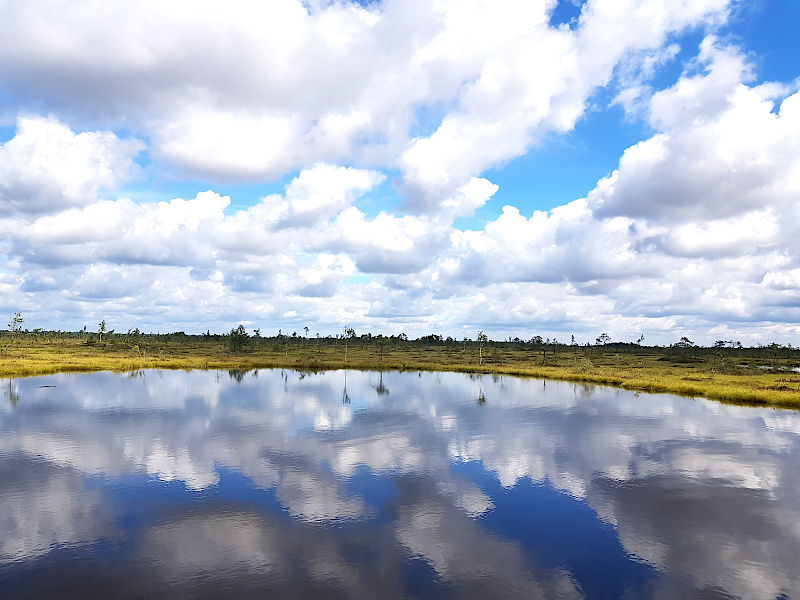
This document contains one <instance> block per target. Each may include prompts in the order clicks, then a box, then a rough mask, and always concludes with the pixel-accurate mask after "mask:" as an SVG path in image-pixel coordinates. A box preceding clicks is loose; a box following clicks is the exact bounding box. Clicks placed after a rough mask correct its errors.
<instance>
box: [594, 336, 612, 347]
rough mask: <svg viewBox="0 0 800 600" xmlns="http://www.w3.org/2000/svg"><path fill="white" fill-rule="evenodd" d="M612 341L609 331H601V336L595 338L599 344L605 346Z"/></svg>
mask: <svg viewBox="0 0 800 600" xmlns="http://www.w3.org/2000/svg"><path fill="white" fill-rule="evenodd" d="M610 341H611V336H610V335H608V334H607V333H601V334H600V335H599V336H597V339H596V340H595V342H597V345H598V346H605V345H606V344H607V343H608V342H610Z"/></svg>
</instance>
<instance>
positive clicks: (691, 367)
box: [0, 337, 800, 408]
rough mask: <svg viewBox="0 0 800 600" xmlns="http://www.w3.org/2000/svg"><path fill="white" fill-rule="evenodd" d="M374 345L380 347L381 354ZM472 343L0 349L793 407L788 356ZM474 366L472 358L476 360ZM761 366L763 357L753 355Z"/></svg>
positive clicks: (51, 368) (33, 345) (50, 364)
mask: <svg viewBox="0 0 800 600" xmlns="http://www.w3.org/2000/svg"><path fill="white" fill-rule="evenodd" d="M381 348H383V350H381ZM478 352H479V351H478V346H477V345H476V344H471V345H467V346H462V345H460V344H458V345H417V344H414V343H404V344H396V345H384V346H381V345H379V344H378V343H376V342H374V341H371V342H363V341H360V340H356V341H350V342H349V343H348V348H347V360H346V361H345V355H344V344H343V342H342V341H332V340H321V341H318V340H303V339H291V340H287V341H283V342H278V341H275V340H269V339H267V340H260V344H256V343H254V342H253V341H252V340H251V343H250V345H249V346H247V347H246V348H245V349H244V350H243V351H241V352H231V351H230V350H229V349H228V346H227V344H226V343H225V342H224V340H218V341H205V340H199V339H196V338H195V339H191V338H188V339H187V340H185V341H163V340H159V341H156V340H154V339H152V338H150V339H147V340H143V341H140V343H138V344H132V343H130V342H124V341H123V340H121V339H112V340H111V341H110V342H104V343H102V344H96V343H95V344H87V343H86V341H85V340H81V339H77V338H65V339H55V340H48V339H45V338H37V339H32V338H25V337H23V338H22V339H21V340H19V341H17V343H16V344H12V343H10V341H9V340H8V339H7V338H6V340H5V345H4V346H1V347H0V377H22V376H31V375H42V374H47V373H55V372H60V371H103V370H110V371H134V370H138V369H151V368H159V369H240V370H241V369H254V368H271V367H280V368H293V369H300V370H319V371H321V370H326V369H341V368H349V369H371V370H428V371H458V372H486V373H497V374H509V375H519V376H525V377H541V378H548V379H561V380H568V381H577V382H587V383H596V384H604V385H612V386H619V387H623V388H625V389H630V390H640V391H646V392H669V393H676V394H683V395H689V396H701V397H706V398H711V399H716V400H721V401H723V402H730V403H736V404H750V405H770V406H775V407H783V408H800V374H797V373H792V372H790V371H785V370H784V371H782V370H780V368H781V367H785V366H788V365H789V362H788V360H786V359H783V360H772V361H770V366H773V367H774V368H775V370H773V371H768V370H761V369H758V368H754V367H750V368H746V367H744V366H742V365H741V363H742V359H741V358H740V357H737V356H735V355H734V356H726V357H722V356H717V355H713V356H712V355H709V356H705V357H704V356H700V357H694V358H691V357H689V358H687V357H683V358H682V360H678V359H677V358H676V357H675V356H669V355H668V354H665V352H664V351H661V352H657V351H654V350H652V349H642V351H641V352H636V353H633V352H623V353H619V352H614V351H613V350H610V349H603V348H596V347H595V348H565V347H562V348H561V349H560V350H559V351H557V352H555V353H553V352H552V351H550V350H548V352H547V353H546V355H545V354H544V353H543V351H542V349H541V348H540V349H533V350H532V349H522V348H514V347H500V345H492V344H490V345H488V346H484V348H483V352H482V353H483V361H482V362H481V361H480V359H479V358H478ZM479 362H481V364H479ZM762 362H764V361H762Z"/></svg>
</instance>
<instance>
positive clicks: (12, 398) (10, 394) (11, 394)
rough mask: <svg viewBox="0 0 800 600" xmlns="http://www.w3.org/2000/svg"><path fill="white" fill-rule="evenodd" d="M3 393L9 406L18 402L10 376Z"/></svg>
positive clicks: (17, 395)
mask: <svg viewBox="0 0 800 600" xmlns="http://www.w3.org/2000/svg"><path fill="white" fill-rule="evenodd" d="M17 314H19V313H17ZM3 395H4V396H5V397H6V398H8V401H9V402H10V403H11V406H16V405H17V404H18V403H19V394H18V393H17V391H16V390H15V389H14V380H13V379H11V378H10V377H9V379H8V387H7V388H6V389H5V390H4V391H3Z"/></svg>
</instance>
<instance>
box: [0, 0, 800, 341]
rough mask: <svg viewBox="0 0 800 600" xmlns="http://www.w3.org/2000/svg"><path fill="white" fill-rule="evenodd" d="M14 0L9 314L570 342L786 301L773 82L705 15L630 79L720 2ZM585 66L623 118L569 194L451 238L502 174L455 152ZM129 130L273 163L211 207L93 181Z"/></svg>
mask: <svg viewBox="0 0 800 600" xmlns="http://www.w3.org/2000/svg"><path fill="white" fill-rule="evenodd" d="M35 4H36V3H33V4H4V5H2V6H0V84H2V86H3V88H4V89H7V90H9V92H10V93H11V94H10V96H9V97H11V98H12V99H11V100H8V101H6V100H5V99H4V100H3V102H4V103H5V104H4V106H7V107H8V111H10V112H9V113H8V114H10V115H12V117H13V118H14V119H16V118H17V114H18V113H19V114H23V113H24V114H26V115H28V116H22V117H19V119H18V122H17V130H16V134H15V137H13V138H12V139H11V140H9V141H7V142H6V143H5V144H3V145H2V147H0V258H2V261H3V262H2V265H0V266H1V267H2V268H1V269H0V291H2V294H0V310H5V311H6V312H9V313H13V312H15V311H16V310H19V309H20V308H21V307H26V308H27V309H28V311H30V312H32V313H34V314H31V315H28V316H29V318H30V320H31V322H33V321H39V320H42V321H46V320H47V319H50V320H51V322H49V323H39V322H37V323H36V326H38V325H40V324H41V325H45V326H52V327H59V328H61V327H63V326H64V324H65V323H69V325H67V326H68V327H76V328H79V327H80V326H82V325H83V322H84V321H85V320H86V319H87V318H91V319H92V320H94V319H95V318H96V317H100V318H102V317H104V316H107V315H111V316H118V317H119V318H120V319H121V320H122V319H128V320H129V321H130V322H126V323H124V324H120V326H119V328H126V327H127V326H128V325H130V326H137V325H143V324H144V323H147V324H148V325H149V326H151V327H153V328H158V327H160V325H161V324H162V323H163V324H164V327H168V326H169V327H172V326H174V327H175V328H176V329H187V330H194V331H197V330H198V329H199V330H202V331H205V330H206V329H207V328H213V327H214V326H217V327H221V328H222V329H227V328H229V327H230V326H231V324H236V323H235V322H236V321H241V322H246V323H248V324H252V325H253V326H266V323H269V324H270V326H272V325H275V326H274V329H275V330H277V329H278V327H285V328H287V327H288V328H291V327H302V326H303V325H305V324H306V323H310V324H314V323H316V324H319V325H320V326H319V327H315V328H319V329H323V330H325V331H327V329H325V328H326V327H327V324H330V328H331V330H333V329H335V330H337V331H338V330H339V329H340V325H337V323H340V321H342V320H348V321H349V324H352V325H357V326H358V328H360V329H361V330H365V329H369V330H373V331H376V332H377V331H382V332H386V333H388V332H393V333H397V332H399V331H402V330H406V331H407V332H408V333H410V334H412V335H413V334H414V333H418V334H426V333H430V332H432V331H434V332H437V333H438V332H442V333H445V334H455V335H456V336H459V335H460V334H461V333H462V332H463V331H467V332H469V334H470V335H474V332H473V331H472V330H473V329H475V325H476V324H478V325H483V324H485V325H486V328H487V329H488V330H489V331H494V332H497V336H498V337H504V335H505V334H506V333H512V334H514V335H517V334H520V333H522V334H523V335H525V333H524V332H523V331H522V330H525V329H537V331H530V335H532V334H534V333H543V334H544V335H545V336H548V333H549V334H550V335H549V337H553V336H554V335H556V334H557V335H558V336H559V337H560V338H561V339H568V336H569V335H570V334H571V333H573V332H574V333H576V334H578V336H579V338H581V341H585V340H584V339H583V337H584V334H586V336H587V339H594V337H595V336H596V335H597V334H598V333H599V331H596V330H597V329H602V330H610V331H611V333H612V335H613V337H614V338H615V339H628V337H626V336H629V337H630V338H631V339H635V338H637V337H638V333H637V334H636V335H634V332H639V331H651V332H653V337H654V338H658V337H659V336H671V337H672V336H675V335H676V333H677V332H682V331H691V330H693V329H699V330H701V331H704V332H705V331H708V330H710V329H711V328H712V327H715V326H718V325H720V323H719V321H720V320H721V319H722V320H725V319H734V320H735V323H738V324H733V323H734V321H730V322H728V321H725V323H728V325H730V327H729V329H728V330H727V331H730V330H736V331H739V332H741V335H739V336H738V337H741V338H743V339H744V340H747V339H748V336H749V337H750V338H751V339H758V335H759V331H760V332H763V333H764V335H773V334H774V332H775V331H779V330H780V327H779V324H781V323H784V324H786V323H789V324H791V323H794V322H796V320H797V319H798V318H800V315H797V314H796V311H795V309H794V308H793V307H794V306H796V305H797V302H798V301H800V286H798V284H797V282H798V277H797V274H796V271H797V264H798V263H797V261H798V259H800V252H798V247H797V242H796V240H797V239H800V237H798V236H800V226H799V225H798V223H800V213H798V208H797V198H798V197H800V160H798V158H797V157H798V156H800V93H798V92H797V86H796V85H791V84H781V83H771V82H758V81H757V80H756V79H755V75H756V73H755V69H754V68H753V67H752V65H751V64H750V61H749V59H748V58H747V55H746V54H745V53H744V52H743V51H741V50H739V49H738V48H736V47H735V46H731V45H727V44H726V43H724V42H722V41H720V39H717V38H715V37H714V36H713V35H709V36H707V37H706V38H705V39H704V41H703V42H702V44H701V46H700V48H699V51H697V52H698V53H697V56H696V58H694V59H692V60H690V61H689V62H688V63H687V64H686V65H685V68H686V72H685V73H684V74H683V75H682V76H681V77H680V78H679V79H678V81H677V82H676V83H675V84H674V85H671V86H669V87H668V88H666V89H661V90H654V89H652V86H653V85H655V84H654V80H653V77H652V76H653V74H654V73H656V72H657V71H658V70H659V68H660V66H661V65H663V64H666V63H668V62H669V61H672V60H674V59H675V57H676V56H678V54H677V53H678V51H679V49H678V48H677V46H676V45H675V43H674V42H675V38H674V35H673V34H676V33H679V32H682V31H685V30H686V29H688V28H695V29H705V30H708V31H713V30H714V28H715V27H716V26H718V25H720V24H721V23H723V22H724V21H725V20H726V19H727V16H728V11H729V2H728V1H727V0H702V1H694V2H689V1H688V0H679V1H672V2H668V1H666V0H644V1H639V2H633V0H626V1H624V2H610V1H603V0H590V1H589V2H587V3H585V4H584V6H583V9H582V13H581V17H580V19H579V21H578V22H577V23H574V24H573V27H572V28H571V29H570V28H567V27H561V28H553V27H551V26H549V24H548V22H549V15H550V14H551V11H552V10H553V2H549V1H540V2H515V1H512V0H507V1H503V2H501V3H494V4H492V5H486V4H484V3H481V2H477V1H476V2H469V3H464V2H455V1H451V0H441V1H439V2H434V3H431V2H427V1H423V0H411V1H400V0H386V1H385V2H383V3H380V4H372V5H369V6H368V7H367V8H364V7H361V6H360V5H356V4H352V3H339V2H335V3H329V2H321V3H316V4H314V5H313V6H312V5H311V4H308V3H306V4H305V5H304V4H301V3H299V2H295V1H293V0H281V1H280V2H273V3H268V4H257V3H250V2H244V1H238V0H237V1H236V2H234V3H233V4H232V5H230V6H226V7H224V8H223V7H220V6H219V5H213V4H208V3H200V4H197V3H194V4H191V6H190V5H189V4H187V3H184V2H175V3H170V4H163V3H154V2H145V1H142V2H138V3H136V6H135V7H134V8H135V10H133V9H131V8H130V5H127V6H123V5H102V6H100V5H98V6H94V7H93V10H91V11H89V10H88V9H87V8H86V7H82V6H79V5H75V4H74V3H63V2H55V3H51V5H50V10H49V11H47V12H44V13H43V12H41V11H36V10H34V9H33V8H31V7H32V6H33V5H35ZM10 24H13V27H12V26H11V25H10ZM166 32H168V33H166ZM111 40H113V41H114V43H111ZM101 46H102V47H106V48H108V51H107V52H97V51H96V48H97V47H101ZM685 50H686V49H684V51H685ZM199 66H201V67H202V68H199ZM601 86H608V89H609V90H610V92H611V95H613V96H615V97H616V99H615V100H613V101H612V102H616V103H617V104H621V105H623V106H624V107H625V108H626V110H629V111H631V113H630V115H629V117H630V118H638V117H642V116H644V117H645V118H647V119H648V122H649V126H650V127H651V128H652V129H653V134H652V135H651V136H650V137H649V138H648V139H645V140H643V141H641V142H639V143H637V144H634V145H632V146H631V147H630V148H628V149H627V150H626V151H625V153H624V154H623V156H622V157H621V158H620V160H619V165H618V167H617V169H616V170H615V171H614V172H613V173H611V174H610V175H609V176H607V177H605V178H603V179H601V180H600V181H599V182H598V184H597V186H596V187H595V189H594V190H591V191H590V192H589V193H588V194H587V195H586V198H580V199H576V200H574V201H572V202H569V203H566V204H564V205H563V206H559V207H556V208H555V209H553V210H550V211H535V212H527V213H526V211H525V210H523V209H521V208H520V207H517V206H511V205H508V206H505V207H504V208H503V213H502V214H501V215H500V216H498V217H497V218H495V219H490V220H489V221H488V222H487V223H485V225H481V224H480V221H479V220H477V219H475V220H472V221H469V222H470V223H473V224H474V226H473V229H467V230H463V223H464V222H465V221H462V220H461V219H463V218H464V217H466V218H472V217H474V216H475V215H476V214H477V215H479V216H480V215H481V214H482V211H481V209H482V208H483V207H484V206H485V205H486V204H487V203H488V202H489V201H490V199H492V198H493V197H497V196H501V194H502V192H503V190H498V186H497V185H495V184H494V183H492V182H491V181H489V179H490V178H491V177H490V176H488V175H487V176H486V177H481V174H482V173H483V172H484V171H485V170H486V169H488V168H490V167H501V166H502V165H503V164H504V163H505V162H506V161H508V160H510V159H513V158H514V157H517V156H519V155H521V154H524V153H525V152H527V151H528V150H529V149H530V148H531V147H532V146H534V145H536V144H539V143H543V141H545V140H546V137H547V136H548V135H552V134H553V133H554V132H555V133H563V132H567V131H570V130H571V129H572V128H573V127H574V126H575V124H576V123H577V122H578V120H579V119H581V118H582V116H583V115H584V113H585V111H586V109H587V106H589V105H590V104H591V103H592V102H594V100H595V98H596V96H595V95H594V94H595V92H596V91H597V90H598V88H599V87H601ZM4 98H5V97H4ZM33 99H35V100H36V103H35V104H30V106H34V105H35V106H36V107H37V110H40V111H41V112H42V113H44V114H52V115H54V116H52V117H47V118H45V117H40V116H39V117H37V116H30V115H31V114H32V113H31V112H30V111H29V110H25V111H22V108H23V107H28V106H29V103H30V102H31V101H33ZM4 118H6V117H4ZM114 131H117V132H121V131H126V134H125V136H123V135H122V133H114ZM127 132H133V133H132V134H129V133H127ZM129 135H133V136H134V137H138V138H141V139H144V140H147V145H146V146H145V144H144V142H140V141H138V140H137V139H129V138H128V136H129ZM143 149H147V150H148V151H149V155H148V156H146V157H145V159H146V160H144V161H142V163H143V164H145V165H148V162H147V159H150V160H153V161H154V162H153V163H152V164H151V165H149V166H145V167H143V169H144V171H145V173H144V175H145V176H146V177H149V178H151V179H156V178H160V177H163V178H165V179H170V178H172V177H176V176H177V174H181V173H191V174H192V175H193V176H196V177H199V178H216V179H218V180H226V181H228V182H242V181H248V182H260V181H264V180H265V179H266V178H277V177H280V176H285V174H286V173H289V172H293V171H294V170H297V175H296V176H295V178H294V179H293V180H292V181H291V182H290V183H289V184H288V185H287V186H286V189H285V191H284V192H283V193H279V194H270V195H267V196H266V197H264V198H262V199H260V200H259V201H257V202H256V203H254V205H253V206H251V207H249V208H246V209H241V210H237V211H234V210H232V209H231V208H230V200H229V198H228V197H227V196H224V195H222V194H220V193H217V192H216V191H214V188H215V187H216V186H215V184H207V185H203V187H202V188H200V189H206V188H211V189H209V190H208V191H203V192H200V193H197V190H193V191H192V192H191V194H190V195H188V196H187V198H186V199H182V198H175V199H172V200H171V201H169V202H138V203H137V202H135V201H133V200H130V199H125V198H117V199H113V198H111V197H109V196H108V190H111V189H113V188H118V187H120V186H121V184H123V183H124V182H125V181H126V180H127V179H129V178H130V177H131V176H132V175H135V174H136V172H137V170H138V167H137V166H136V165H135V164H134V162H133V161H134V159H135V158H136V156H137V154H138V153H139V152H141V151H142V150H143ZM387 177H394V178H395V180H394V184H395V187H396V188H397V189H398V190H400V192H401V194H403V193H405V194H406V196H405V198H401V200H402V199H404V200H405V203H404V204H403V205H402V206H401V207H400V208H397V207H395V206H394V205H395V204H396V199H395V198H394V197H392V198H391V199H390V201H388V202H387V201H386V198H384V197H383V196H392V193H391V192H387V191H386V188H387V187H388V186H385V187H383V186H381V184H382V183H384V182H385V181H386V179H387ZM148 183H149V182H148ZM498 192H499V193H498ZM226 193H228V192H226ZM98 195H100V196H101V197H98ZM481 218H485V217H481ZM656 292H657V293H656ZM654 293H655V296H654ZM656 296H657V297H656ZM321 299H324V300H321ZM233 300H235V301H233ZM56 319H58V322H56ZM231 321H234V323H231ZM167 324H169V325H167ZM728 325H725V327H728ZM479 328H480V327H479ZM670 328H673V331H670ZM776 328H777V329H776ZM540 329H544V331H538V330H540ZM787 331H788V329H787ZM651 341H653V342H655V341H661V342H663V341H671V339H666V340H665V339H663V338H661V339H652V340H651ZM759 341H760V340H759ZM787 341H788V340H787Z"/></svg>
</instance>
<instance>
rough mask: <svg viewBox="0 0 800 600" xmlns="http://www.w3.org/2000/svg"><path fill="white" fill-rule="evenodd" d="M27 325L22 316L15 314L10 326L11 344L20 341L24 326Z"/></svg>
mask: <svg viewBox="0 0 800 600" xmlns="http://www.w3.org/2000/svg"><path fill="white" fill-rule="evenodd" d="M24 323H25V319H23V318H22V314H20V313H14V316H13V317H11V322H9V324H8V330H9V331H10V332H11V343H12V344H13V343H15V342H16V341H17V340H19V336H20V334H21V333H22V325H23V324H24Z"/></svg>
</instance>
